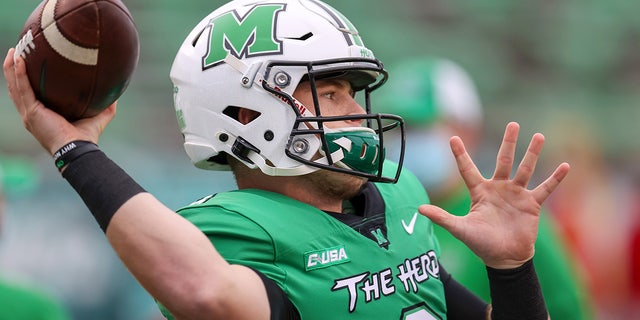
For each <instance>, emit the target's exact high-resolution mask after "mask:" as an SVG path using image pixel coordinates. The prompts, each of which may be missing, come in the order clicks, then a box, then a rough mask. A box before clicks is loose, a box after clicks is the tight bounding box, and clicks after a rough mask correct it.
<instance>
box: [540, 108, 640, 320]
mask: <svg viewBox="0 0 640 320" xmlns="http://www.w3.org/2000/svg"><path fill="white" fill-rule="evenodd" d="M553 116H554V118H556V119H557V120H559V121H558V122H556V123H555V124H549V125H548V127H549V128H548V129H547V130H546V132H549V133H550V134H551V135H553V136H554V138H558V139H554V140H556V141H554V142H552V143H549V144H548V145H546V146H545V148H546V149H547V152H548V155H549V158H548V159H549V162H548V164H549V166H550V165H551V163H552V161H554V160H557V159H558V158H559V157H562V156H563V155H564V156H566V158H563V159H567V161H568V162H569V163H571V164H572V167H571V169H572V170H573V172H571V176H570V177H569V176H567V179H566V180H565V181H563V182H566V184H565V185H564V186H563V187H562V188H561V189H562V190H558V191H559V192H558V193H557V197H556V195H555V194H554V196H553V197H549V198H548V199H547V207H548V208H549V209H550V210H551V211H552V212H553V214H554V216H555V218H556V221H557V225H558V226H559V227H560V229H561V230H562V234H563V235H564V236H565V239H566V243H567V245H568V246H569V247H570V248H571V251H573V252H575V253H576V257H577V259H578V260H579V261H580V264H581V265H582V266H583V271H584V274H585V278H586V280H587V289H588V291H589V292H590V295H591V296H592V297H593V302H594V306H595V308H596V309H597V318H598V319H605V320H609V319H615V320H618V319H621V320H627V319H638V314H637V313H636V314H635V315H634V309H636V310H637V308H638V307H637V306H638V305H637V301H633V294H634V293H633V291H634V290H635V289H634V286H635V285H636V284H635V280H634V277H635V276H634V275H637V272H638V270H639V269H637V268H638V265H634V259H635V257H637V256H638V254H639V253H638V251H637V250H638V249H639V248H637V247H636V248H634V239H633V232H634V231H633V228H634V226H635V225H636V223H637V221H638V217H639V213H640V210H639V207H638V206H639V205H640V202H639V199H640V198H639V197H638V195H639V194H640V193H639V191H640V189H639V187H638V180H637V176H638V175H637V172H638V162H637V159H638V158H637V156H634V155H633V154H628V155H626V159H615V158H613V157H611V155H607V153H606V152H605V150H604V148H603V147H604V146H605V144H604V143H602V141H601V140H600V139H599V138H598V134H597V131H596V130H594V128H595V127H594V125H593V123H591V120H590V119H589V118H588V117H585V116H584V115H580V114H575V113H569V112H565V111H563V110H558V111H557V112H555V113H554V115H553ZM631 138H634V137H631ZM550 140H551V139H550ZM563 148H564V149H563ZM634 159H636V160H635V162H634V161H633V160H634ZM627 161H631V162H632V163H633V165H628V164H626V163H627ZM547 169H548V168H547ZM635 312H637V311H635Z"/></svg>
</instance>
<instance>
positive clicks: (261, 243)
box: [179, 173, 446, 320]
mask: <svg viewBox="0 0 640 320" xmlns="http://www.w3.org/2000/svg"><path fill="white" fill-rule="evenodd" d="M375 189H377V190H378V191H379V195H380V196H381V197H382V199H383V201H384V209H381V211H383V212H381V213H380V214H381V215H383V217H382V216H380V218H383V220H382V221H383V222H384V225H385V226H386V233H385V232H383V230H381V229H384V228H380V227H375V224H373V226H374V227H372V228H371V229H370V230H366V231H367V232H370V233H371V235H372V236H373V237H370V238H371V239H370V238H367V237H365V236H363V234H361V233H360V232H358V231H356V230H354V228H352V227H350V226H348V225H347V224H345V223H343V222H340V221H339V220H337V219H336V218H334V217H333V216H331V215H330V214H328V213H326V212H323V211H321V210H318V209H316V208H314V207H312V206H310V205H307V204H305V203H302V202H299V201H296V200H293V199H291V198H288V197H285V196H283V195H281V194H276V193H271V192H267V191H263V190H255V189H245V190H237V191H231V192H227V193H220V194H216V195H215V196H211V197H207V198H205V199H202V200H201V201H198V202H197V203H194V204H192V205H190V206H188V207H186V208H183V209H181V210H179V213H180V214H181V215H182V216H184V217H185V218H186V219H188V220H189V221H191V222H192V223H194V224H195V225H196V226H197V227H198V228H199V229H200V230H202V231H203V232H204V233H205V234H206V235H207V236H208V237H209V239H210V240H211V242H212V243H213V244H214V246H215V247H216V249H217V250H218V251H219V252H220V254H221V255H222V256H223V257H225V259H227V260H228V261H229V262H230V263H232V264H241V265H246V266H249V267H251V268H254V269H256V270H258V271H260V272H262V273H263V274H264V275H266V276H267V277H269V278H270V279H272V280H273V281H275V282H276V283H277V284H278V285H279V286H280V287H281V288H282V290H283V291H284V293H285V294H286V295H287V296H288V297H289V299H290V300H291V302H292V303H293V304H294V305H295V306H296V308H297V309H298V311H299V312H300V316H301V318H302V319H342V318H346V317H347V316H349V317H353V318H357V319H412V320H421V319H445V318H446V304H445V298H444V289H443V285H442V282H441V281H440V272H439V263H438V257H439V248H438V243H437V241H436V240H435V237H434V236H433V226H432V224H431V222H430V221H429V220H428V219H427V218H425V217H423V216H422V215H420V214H419V213H418V212H417V209H418V206H419V205H421V204H424V203H427V202H428V197H427V195H426V192H425V191H424V189H423V187H422V186H421V185H420V183H419V182H418V181H417V180H416V179H415V178H414V177H413V176H412V175H410V174H409V173H404V174H403V175H402V176H401V178H400V180H399V181H398V183H397V184H376V185H375ZM366 220H367V219H363V223H366ZM361 232H362V231H361ZM372 239H375V241H373V240H372Z"/></svg>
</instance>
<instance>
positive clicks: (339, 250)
mask: <svg viewBox="0 0 640 320" xmlns="http://www.w3.org/2000/svg"><path fill="white" fill-rule="evenodd" d="M349 261H351V259H350V258H349V255H348V254H347V250H346V249H345V247H344V245H339V246H335V247H331V248H325V249H320V250H314V251H308V252H305V253H304V265H305V270H306V271H312V270H316V269H321V268H327V267H331V266H335V265H338V264H341V263H347V262H349Z"/></svg>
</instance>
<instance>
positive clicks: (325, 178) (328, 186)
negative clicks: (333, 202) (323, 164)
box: [309, 170, 368, 199]
mask: <svg viewBox="0 0 640 320" xmlns="http://www.w3.org/2000/svg"><path fill="white" fill-rule="evenodd" d="M309 178H310V179H312V180H313V181H314V183H316V184H317V185H318V186H319V187H320V188H322V189H323V190H324V191H325V192H326V193H328V194H331V195H333V196H336V197H340V198H342V199H350V198H352V197H354V196H355V195H357V194H358V193H359V192H360V190H362V187H364V185H365V184H366V183H367V181H368V180H367V178H363V177H359V176H355V175H352V174H348V173H342V172H336V171H330V170H318V171H316V172H314V173H312V174H310V175H309Z"/></svg>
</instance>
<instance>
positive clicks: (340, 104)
mask: <svg viewBox="0 0 640 320" xmlns="http://www.w3.org/2000/svg"><path fill="white" fill-rule="evenodd" d="M316 90H317V92H318V103H319V105H320V112H321V113H322V116H325V117H329V116H345V115H358V114H365V111H364V109H363V108H362V107H361V106H360V105H359V104H358V103H357V102H356V100H355V99H354V94H355V93H354V92H353V89H352V88H351V84H350V83H349V81H346V80H341V79H322V80H316ZM293 97H294V98H296V99H297V100H298V101H300V102H301V103H302V104H304V105H305V106H307V108H308V109H309V110H311V112H313V113H315V108H313V97H312V94H311V86H310V84H309V81H305V82H301V83H300V85H298V87H297V88H296V90H295V91H294V92H293ZM325 125H326V126H327V127H329V128H341V127H360V126H361V125H362V120H348V121H329V122H326V123H325Z"/></svg>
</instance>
